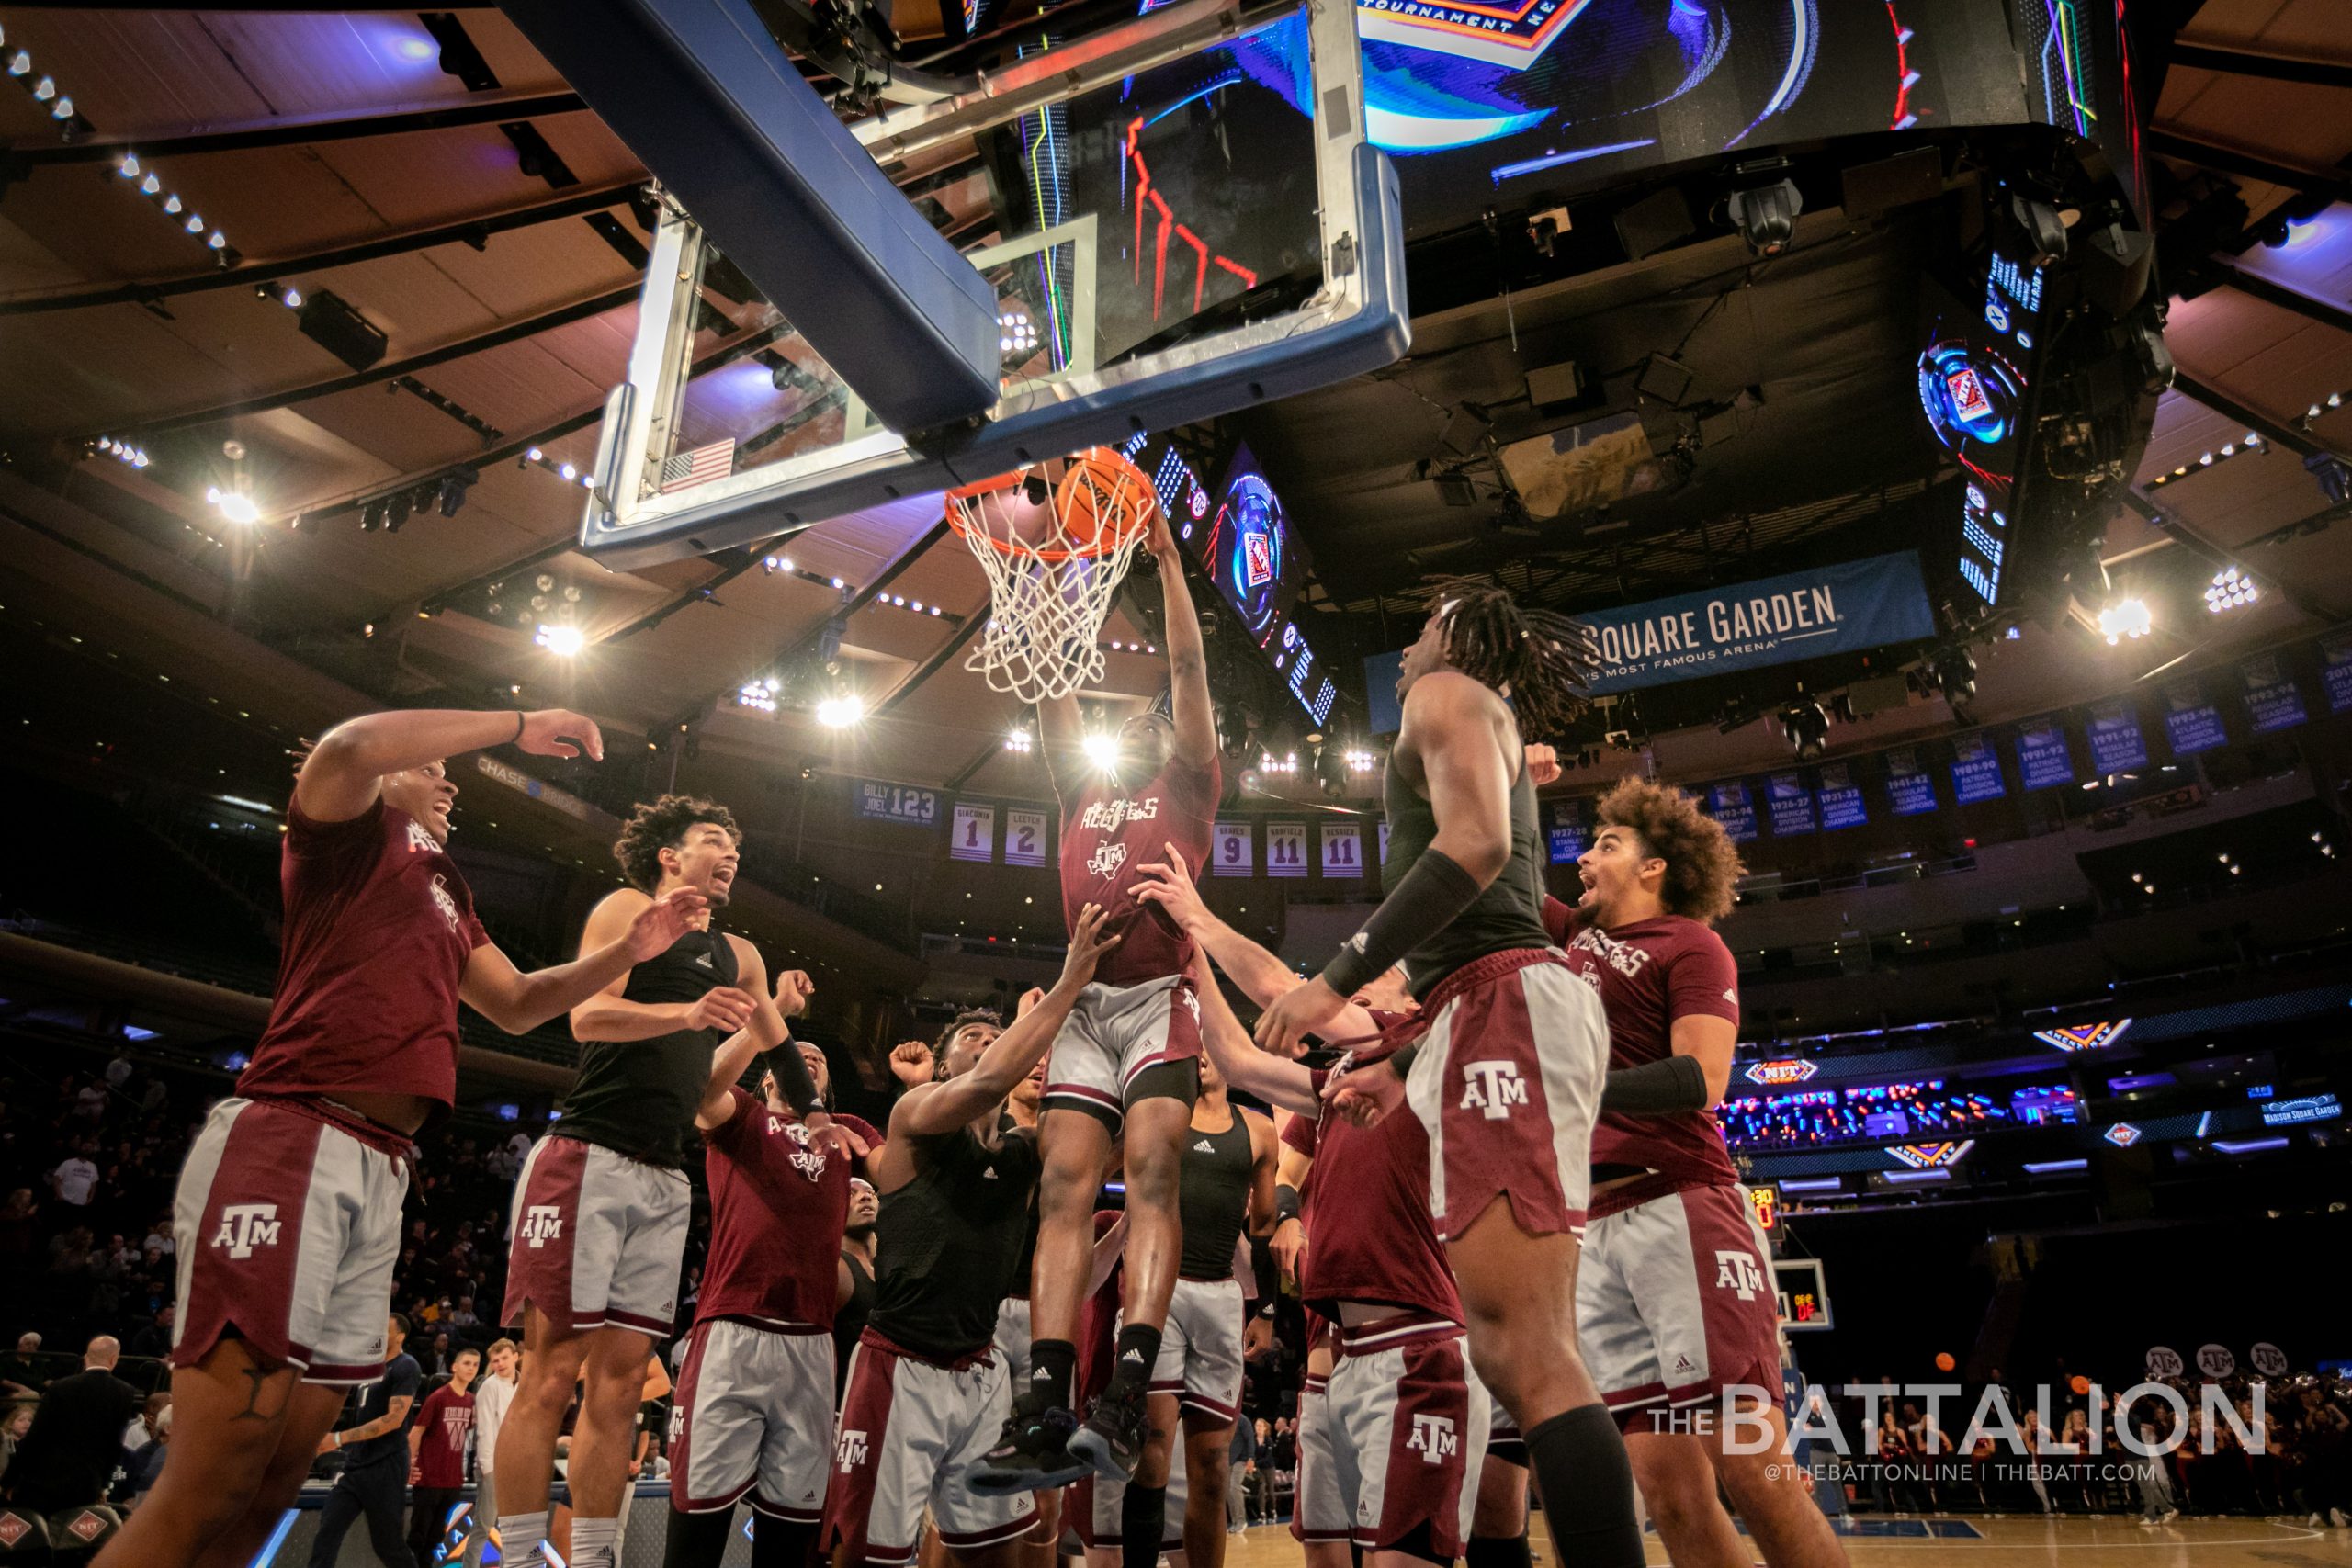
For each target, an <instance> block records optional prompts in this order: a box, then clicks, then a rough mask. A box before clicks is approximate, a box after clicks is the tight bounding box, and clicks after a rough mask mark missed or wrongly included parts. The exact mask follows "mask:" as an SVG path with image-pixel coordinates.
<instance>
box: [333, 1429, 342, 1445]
mask: <svg viewBox="0 0 2352 1568" xmlns="http://www.w3.org/2000/svg"><path fill="white" fill-rule="evenodd" d="M334 1446H335V1447H336V1448H341V1447H343V1434H342V1433H341V1432H337V1433H336V1434H335V1435H334Z"/></svg>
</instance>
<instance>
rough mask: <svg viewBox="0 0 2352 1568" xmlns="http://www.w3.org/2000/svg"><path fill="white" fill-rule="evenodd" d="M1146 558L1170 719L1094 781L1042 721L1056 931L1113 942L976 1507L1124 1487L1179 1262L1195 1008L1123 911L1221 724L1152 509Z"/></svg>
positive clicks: (1213, 779)
mask: <svg viewBox="0 0 2352 1568" xmlns="http://www.w3.org/2000/svg"><path fill="white" fill-rule="evenodd" d="M1149 528H1150V534H1149V536H1148V544H1149V547H1150V550H1151V555H1152V558H1153V560H1154V561H1155V562H1156V563H1157V564H1158V566H1159V584H1160V592H1161V594H1162V600H1163V604H1164V605H1165V610H1166V615H1165V617H1164V618H1165V621H1166V629H1165V630H1164V631H1163V632H1162V634H1161V635H1162V636H1163V637H1165V638H1166V640H1167V643H1168V667H1169V679H1170V688H1169V715H1168V716H1167V717H1164V718H1163V717H1161V716H1159V714H1157V713H1147V714H1138V715H1136V716H1135V717H1133V718H1130V719H1128V720H1127V721H1126V723H1125V725H1123V726H1121V727H1120V729H1119V735H1118V750H1117V757H1116V760H1115V761H1114V764H1113V766H1112V767H1111V768H1110V769H1109V770H1108V772H1107V773H1105V771H1104V770H1103V769H1102V768H1101V767H1100V766H1098V765H1097V764H1095V763H1094V762H1092V761H1090V760H1089V759H1088V758H1087V756H1086V754H1085V751H1086V748H1085V741H1086V739H1087V737H1086V736H1084V735H1083V734H1082V733H1081V731H1080V716H1079V711H1078V701H1077V699H1076V698H1075V697H1062V698H1059V699H1057V700H1056V701H1053V702H1050V703H1046V704H1042V705H1040V708H1039V717H1040V724H1041V728H1042V733H1043V735H1044V739H1045V743H1046V762H1047V765H1048V766H1049V767H1050V768H1051V770H1052V772H1053V780H1054V793H1055V795H1057V797H1058V798H1059V800H1060V802H1061V807H1062V833H1061V878H1062V914H1063V918H1064V919H1066V920H1067V921H1068V922H1069V924H1070V925H1071V926H1072V927H1073V928H1074V927H1075V926H1076V924H1077V921H1078V912H1079V910H1080V908H1083V907H1084V906H1086V905H1088V904H1096V905H1099V906H1101V907H1102V908H1103V910H1104V911H1105V912H1106V914H1107V916H1108V919H1109V929H1110V930H1111V931H1113V932H1114V934H1118V935H1120V936H1121V938H1122V941H1121V942H1120V945H1119V947H1118V949H1117V950H1116V951H1115V952H1114V953H1111V954H1110V956H1108V957H1107V958H1105V959H1104V960H1103V968H1102V973H1101V974H1100V975H1098V976H1096V978H1095V982H1094V984H1092V985H1091V986H1089V987H1087V989H1086V994H1085V996H1084V997H1083V998H1080V1002H1079V1004H1078V1006H1077V1007H1076V1008H1074V1009H1073V1010H1071V1012H1070V1015H1069V1021H1068V1022H1067V1023H1066V1024H1064V1025H1063V1028H1062V1032H1061V1037H1060V1038H1059V1039H1057V1041H1055V1043H1054V1053H1053V1057H1052V1066H1051V1075H1050V1077H1048V1079H1047V1081H1046V1095H1045V1106H1046V1115H1045V1122H1044V1125H1043V1128H1042V1129H1041V1131H1040V1133H1039V1145H1038V1146H1039V1150H1040V1152H1041V1154H1042V1156H1043V1157H1044V1160H1045V1172H1044V1176H1043V1178H1042V1179H1041V1180H1040V1182H1039V1185H1038V1191H1037V1213H1038V1233H1037V1254H1036V1264H1035V1269H1034V1270H1033V1275H1032V1283H1031V1289H1030V1315H1031V1325H1030V1326H1031V1331H1032V1334H1033V1339H1032V1341H1031V1359H1030V1371H1029V1382H1028V1385H1027V1386H1026V1387H1025V1388H1022V1389H1019V1390H1016V1391H1015V1392H1016V1395H1017V1397H1016V1398H1015V1400H1014V1402H1013V1406H1012V1416H1010V1417H1009V1418H1008V1419H1007V1420H1006V1422H1005V1428H1004V1435H1003V1438H1002V1439H1001V1441H1000V1442H999V1443H998V1444H997V1446H996V1447H995V1448H994V1449H991V1450H989V1452H988V1454H987V1455H986V1456H984V1457H983V1458H982V1459H981V1460H980V1461H979V1462H978V1464H976V1465H975V1466H974V1467H973V1471H972V1484H973V1486H974V1487H975V1488H976V1489H978V1490H979V1491H982V1492H989V1493H1005V1492H1026V1491H1034V1490H1036V1489H1038V1488H1040V1487H1047V1486H1059V1485H1064V1484H1067V1483H1069V1482H1072V1481H1076V1480H1077V1479H1078V1478H1079V1477H1080V1476H1081V1475H1083V1474H1085V1473H1086V1472H1088V1471H1089V1470H1092V1471H1094V1472H1097V1473H1099V1474H1102V1475H1105V1476H1112V1477H1116V1478H1118V1479H1120V1480H1125V1478H1126V1477H1127V1476H1128V1475H1130V1474H1131V1473H1133V1472H1134V1470H1135V1466H1136V1458H1137V1457H1138V1456H1139V1455H1140V1453H1141V1452H1142V1444H1143V1434H1144V1395H1145V1392H1146V1388H1147V1385H1148V1383H1149V1382H1150V1381H1151V1369H1152V1366H1153V1364H1154V1363H1155V1361H1156V1360H1157V1359H1158V1358H1159V1340H1160V1331H1161V1329H1162V1327H1163V1326H1164V1325H1165V1324H1166V1322H1167V1319H1168V1302H1169V1297H1170V1294H1171V1293H1172V1292H1173V1291H1174V1290H1175V1286H1176V1271H1177V1260H1178V1254H1179V1253H1180V1251H1181V1250H1182V1233H1181V1226H1180V1225H1179V1223H1178V1219H1177V1187H1178V1182H1179V1174H1178V1172H1179V1165H1180V1162H1181V1159H1182V1148H1183V1141H1184V1135H1185V1132H1186V1130H1187V1127H1188V1124H1189V1123H1190V1121H1191V1118H1192V1107H1193V1098H1194V1096H1195V1094H1196V1092H1197V1089H1198V1084H1197V1081H1196V1073H1195V1069H1194V1067H1193V1062H1194V1060H1195V1059H1196V1058H1197V1057H1198V1056H1199V1055H1200V1018H1199V1007H1198V1004H1197V1003H1196V1002H1195V1001H1194V999H1193V997H1192V995H1191V990H1190V987H1191V982H1190V980H1189V978H1188V977H1187V975H1186V964H1187V962H1188V961H1189V959H1190V958H1191V956H1192V954H1191V945H1192V944H1191V943H1190V942H1187V941H1186V940H1185V939H1184V937H1183V935H1182V933H1181V932H1180V931H1178V930H1177V929H1176V928H1175V926H1174V925H1173V924H1172V923H1170V922H1169V921H1166V920H1164V919H1159V917H1158V916H1157V915H1156V914H1155V912H1154V911H1152V910H1151V909H1150V908H1147V907H1146V906H1144V905H1141V904H1138V903H1137V902H1136V897H1135V892H1136V867H1137V866H1138V865H1139V864H1141V863H1143V862H1145V861H1148V860H1154V859H1157V858H1159V855H1160V854H1161V853H1162V852H1164V851H1166V850H1167V849H1168V848H1169V847H1170V846H1174V847H1175V848H1177V849H1179V850H1181V851H1182V852H1184V853H1186V854H1188V855H1191V856H1193V858H1195V859H1198V858H1200V857H1202V856H1204V855H1205V854H1206V853H1207V852H1208V844H1209V833H1210V818H1211V817H1212V816H1213V814H1214V813H1215V812H1216V799H1217V792H1218V771H1217V749H1216V717H1215V715H1214V712H1213V710H1212V708H1211V706H1210V703H1209V682H1208V664H1207V660H1206V658H1205V656H1204V653H1203V651H1202V647H1201V626H1200V620H1199V618H1198V617H1197V616H1196V615H1194V614H1193V599H1192V593H1191V592H1190V590H1188V589H1187V588H1186V587H1185V584H1184V560H1183V557H1182V555H1180V554H1179V553H1178V551H1177V548H1176V539H1175V536H1174V535H1172V534H1170V532H1169V528H1168V520H1167V519H1166V518H1165V517H1163V516H1161V515H1160V514H1159V509H1158V508H1157V507H1155V508H1153V510H1152V513H1151V517H1150V522H1149ZM1114 1139H1122V1140H1123V1141H1124V1146H1125V1160H1126V1183H1127V1194H1126V1196H1127V1216H1128V1220H1127V1223H1128V1225H1129V1236H1128V1241H1127V1254H1126V1302H1125V1325H1124V1326H1122V1327H1121V1329H1120V1330H1119V1345H1118V1348H1117V1356H1116V1359H1115V1361H1114V1366H1113V1371H1112V1376H1111V1381H1110V1382H1109V1383H1108V1384H1107V1385H1106V1386H1105V1387H1104V1389H1103V1393H1101V1395H1099V1396H1098V1397H1097V1398H1096V1399H1095V1400H1094V1401H1093V1403H1092V1404H1091V1406H1090V1408H1089V1410H1088V1412H1087V1416H1086V1420H1085V1422H1084V1423H1083V1424H1080V1422H1079V1421H1078V1419H1077V1417H1076V1416H1075V1415H1074V1414H1073V1413H1072V1409H1071V1404H1072V1398H1073V1396H1072V1393H1071V1374H1072V1369H1073V1368H1074V1366H1075V1365H1076V1361H1077V1351H1076V1348H1075V1347H1074V1345H1073V1338H1072V1337H1073V1334H1074V1332H1075V1330H1076V1327H1077V1323H1078V1313H1079V1306H1080V1302H1081V1301H1082V1299H1083V1298H1084V1295H1085V1292H1084V1290H1083V1288H1082V1287H1083V1286H1084V1285H1085V1283H1086V1277H1087V1258H1088V1256H1089V1252H1088V1239H1087V1226H1088V1225H1089V1224H1091V1218H1090V1216H1091V1215H1092V1213H1093V1212H1094V1196H1095V1193H1096V1192H1097V1191H1098V1190H1100V1189H1101V1186H1102V1182H1103V1170H1104V1168H1105V1167H1106V1166H1107V1165H1108V1164H1109V1162H1110V1157H1111V1145H1112V1142H1113V1140H1114Z"/></svg>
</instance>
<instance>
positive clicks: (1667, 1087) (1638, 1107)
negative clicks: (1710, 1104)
mask: <svg viewBox="0 0 2352 1568" xmlns="http://www.w3.org/2000/svg"><path fill="white" fill-rule="evenodd" d="M1706 1108H1707V1075H1706V1072H1705V1070H1704V1069H1703V1068H1702V1067H1701V1066H1699V1058H1698V1057H1696V1056H1668V1057H1667V1058H1666V1059H1665V1060H1664V1061H1662V1062H1644V1063H1643V1064H1642V1065H1641V1066H1638V1067H1619V1068H1617V1069H1615V1070H1614V1071H1612V1072H1611V1073H1610V1075H1609V1077H1608V1078H1607V1080H1606V1081H1604V1082H1603V1083H1602V1085H1601V1089H1600V1109H1601V1110H1603V1111H1616V1112H1618V1113H1619V1114H1620V1115H1624V1116H1671V1115H1673V1114H1674V1113H1675V1112H1676V1111H1704V1110H1705V1109H1706Z"/></svg>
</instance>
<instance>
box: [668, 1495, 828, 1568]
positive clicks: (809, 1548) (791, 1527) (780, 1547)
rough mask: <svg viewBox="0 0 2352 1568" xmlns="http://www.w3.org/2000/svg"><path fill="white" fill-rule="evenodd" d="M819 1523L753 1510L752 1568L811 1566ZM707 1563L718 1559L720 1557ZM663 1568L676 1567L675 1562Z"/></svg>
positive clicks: (815, 1548)
mask: <svg viewBox="0 0 2352 1568" xmlns="http://www.w3.org/2000/svg"><path fill="white" fill-rule="evenodd" d="M818 1529H820V1527H819V1525H818V1524H817V1523H816V1521H814V1520H809V1521H808V1522H806V1523H804V1522H802V1521H800V1520H798V1519H779V1518H777V1517H775V1516H773V1515H770V1514H763V1513H761V1512H759V1511H758V1510H757V1509H753V1510H752V1568H809V1559H810V1557H811V1556H812V1555H813V1554H814V1553H815V1552H816V1550H817V1531H818ZM705 1561H706V1562H718V1558H716V1557H712V1558H707V1559H705ZM664 1568H677V1565H676V1564H675V1563H668V1564H664Z"/></svg>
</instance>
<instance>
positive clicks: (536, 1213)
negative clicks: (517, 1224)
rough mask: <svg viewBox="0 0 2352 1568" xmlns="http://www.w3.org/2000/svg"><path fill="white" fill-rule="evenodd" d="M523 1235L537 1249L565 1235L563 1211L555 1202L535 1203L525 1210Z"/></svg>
mask: <svg viewBox="0 0 2352 1568" xmlns="http://www.w3.org/2000/svg"><path fill="white" fill-rule="evenodd" d="M520 1234H521V1235H522V1237H523V1239H524V1240H525V1241H527V1242H529V1243H530V1244H531V1246H532V1247H534V1248H535V1249H536V1248H537V1247H545V1246H546V1245H547V1244H548V1243H549V1242H551V1241H554V1240H555V1239H557V1238H558V1237H560V1235H563V1213H562V1211H561V1210H560V1209H558V1208H557V1207H556V1206H555V1205H554V1204H553V1203H534V1204H532V1205H531V1206H530V1207H529V1208H528V1209H526V1210H525V1211H524V1212H523V1228H522V1231H521V1233H520Z"/></svg>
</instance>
